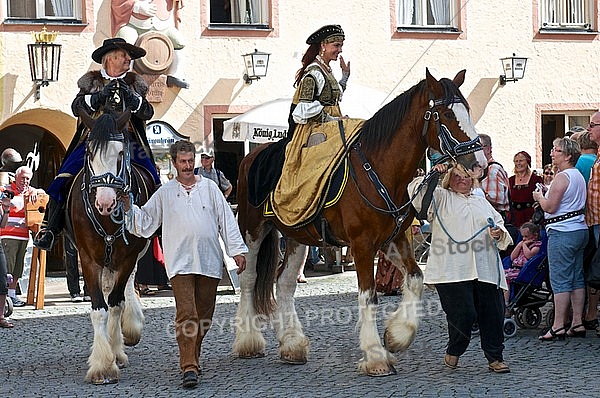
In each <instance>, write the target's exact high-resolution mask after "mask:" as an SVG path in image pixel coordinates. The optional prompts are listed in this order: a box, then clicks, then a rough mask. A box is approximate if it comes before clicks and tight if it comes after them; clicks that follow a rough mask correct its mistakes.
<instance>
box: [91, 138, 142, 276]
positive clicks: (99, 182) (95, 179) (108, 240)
mask: <svg viewBox="0 0 600 398" xmlns="http://www.w3.org/2000/svg"><path fill="white" fill-rule="evenodd" d="M109 141H121V142H123V153H122V156H123V158H122V159H121V165H120V167H119V172H118V175H116V176H115V175H114V174H112V173H110V172H108V173H104V174H102V175H100V176H95V175H93V172H94V170H93V169H92V164H91V159H90V156H89V155H90V154H89V151H88V150H87V149H86V151H85V162H84V164H85V165H84V176H83V181H82V183H81V193H82V198H83V204H84V207H85V213H86V215H87V216H88V219H89V220H90V222H91V223H92V226H93V227H94V230H95V231H96V233H97V234H98V235H100V237H101V238H102V239H103V240H104V245H105V247H104V265H109V264H110V263H111V262H112V252H113V244H114V243H115V242H116V240H117V238H119V237H121V236H122V237H123V241H125V244H126V245H128V244H129V242H128V241H127V237H126V235H125V212H124V211H122V209H123V205H122V203H120V204H119V205H117V208H116V209H115V211H114V212H113V213H112V214H111V215H110V219H111V221H112V222H113V223H115V224H117V225H119V228H118V229H117V231H116V232H115V233H114V234H108V233H107V232H106V230H105V229H104V228H103V227H102V224H101V223H100V221H98V219H97V218H96V214H95V213H94V207H93V206H92V204H91V203H90V194H91V193H92V191H93V190H94V189H96V188H98V187H107V188H113V189H115V190H116V191H117V192H121V193H125V194H129V195H130V196H132V194H131V161H130V153H129V140H128V139H126V137H125V135H124V134H123V132H117V133H115V134H111V135H110V137H109ZM132 202H133V200H132Z"/></svg>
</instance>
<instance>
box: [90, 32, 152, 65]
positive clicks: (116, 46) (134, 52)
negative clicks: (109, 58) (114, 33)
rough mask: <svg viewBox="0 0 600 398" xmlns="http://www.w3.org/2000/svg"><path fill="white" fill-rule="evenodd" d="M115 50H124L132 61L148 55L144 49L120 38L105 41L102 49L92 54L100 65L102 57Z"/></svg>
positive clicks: (99, 48)
mask: <svg viewBox="0 0 600 398" xmlns="http://www.w3.org/2000/svg"><path fill="white" fill-rule="evenodd" d="M114 50H124V51H126V52H127V54H129V56H130V57H131V59H138V58H142V57H143V56H144V55H146V50H144V49H143V48H142V47H138V46H134V45H133V44H129V43H127V42H126V41H125V40H124V39H122V38H120V37H113V38H111V39H106V40H104V43H102V47H98V48H97V49H95V50H94V52H93V53H92V59H93V60H94V61H96V62H98V63H99V64H101V63H102V57H103V56H104V54H106V53H109V52H111V51H114Z"/></svg>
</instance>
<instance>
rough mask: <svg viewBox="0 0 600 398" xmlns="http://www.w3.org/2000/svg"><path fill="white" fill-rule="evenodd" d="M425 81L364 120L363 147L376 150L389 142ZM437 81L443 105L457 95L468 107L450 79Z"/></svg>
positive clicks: (423, 88)
mask: <svg viewBox="0 0 600 398" xmlns="http://www.w3.org/2000/svg"><path fill="white" fill-rule="evenodd" d="M426 83H427V81H426V80H425V79H423V80H421V81H420V82H419V83H417V84H415V85H414V86H412V87H411V88H409V89H408V90H406V91H405V92H403V93H402V94H400V95H399V96H397V97H396V98H394V99H393V100H392V101H390V102H389V103H388V104H386V105H384V106H383V107H382V108H381V109H379V110H378V111H377V112H376V113H375V114H374V115H373V117H371V118H370V119H368V120H366V121H365V123H364V124H363V126H362V132H361V145H362V148H363V149H365V150H374V151H377V150H380V149H381V148H385V147H387V146H389V145H390V144H391V140H392V138H393V137H394V134H395V133H396V131H397V130H398V129H399V127H400V124H401V123H402V122H403V120H404V118H405V117H406V115H407V113H408V111H409V110H410V104H411V102H412V100H413V98H414V96H415V95H422V94H423V93H424V91H425V88H426V86H427V84H426ZM439 83H440V84H441V86H442V88H443V90H444V97H443V98H441V100H442V102H443V104H444V105H445V106H448V105H450V104H452V103H453V102H454V99H455V97H458V98H460V100H461V102H462V103H463V104H464V105H465V106H466V107H467V109H468V108H469V104H468V103H467V100H466V99H465V97H464V96H463V95H462V93H461V92H460V90H459V89H458V87H457V86H456V84H455V83H454V82H453V81H452V80H450V79H447V78H442V79H440V80H439Z"/></svg>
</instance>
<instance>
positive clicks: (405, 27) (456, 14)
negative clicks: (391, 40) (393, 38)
mask: <svg viewBox="0 0 600 398" xmlns="http://www.w3.org/2000/svg"><path fill="white" fill-rule="evenodd" d="M405 1H411V2H415V3H420V5H421V7H420V14H422V17H421V21H420V22H421V23H420V24H412V23H411V24H402V23H400V9H401V2H405ZM394 3H395V7H396V9H395V19H396V20H395V25H396V27H395V28H396V31H397V32H411V31H417V32H432V33H444V32H448V33H460V25H461V23H460V21H461V10H462V7H464V5H463V4H462V2H461V1H460V0H450V10H449V12H450V15H451V19H450V22H454V23H453V24H448V25H442V24H438V25H428V24H427V20H426V19H427V10H428V9H429V8H430V3H429V0H395V2H394Z"/></svg>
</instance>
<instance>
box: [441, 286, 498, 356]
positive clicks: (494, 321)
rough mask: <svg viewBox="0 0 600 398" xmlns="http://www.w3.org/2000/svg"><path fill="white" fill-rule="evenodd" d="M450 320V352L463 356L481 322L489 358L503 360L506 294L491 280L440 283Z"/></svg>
mask: <svg viewBox="0 0 600 398" xmlns="http://www.w3.org/2000/svg"><path fill="white" fill-rule="evenodd" d="M435 288H436V289H437V292H438V295H439V296H440V302H441V303H442V308H443V310H444V312H445V313H446V320H447V321H448V335H449V341H448V348H447V350H446V352H447V353H448V354H449V355H454V356H461V355H462V354H463V353H464V352H465V351H466V350H467V347H468V346H469V342H470V341H471V328H472V326H473V323H474V322H475V321H478V323H479V334H480V337H481V348H482V349H483V353H484V354H485V357H486V358H487V360H488V362H493V361H496V360H498V361H502V360H503V358H502V351H503V350H504V344H503V342H504V333H503V326H504V295H503V291H502V290H501V289H499V288H498V287H497V286H496V285H494V284H491V283H484V282H478V281H476V280H473V281H464V282H453V283H441V284H436V285H435Z"/></svg>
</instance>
